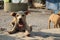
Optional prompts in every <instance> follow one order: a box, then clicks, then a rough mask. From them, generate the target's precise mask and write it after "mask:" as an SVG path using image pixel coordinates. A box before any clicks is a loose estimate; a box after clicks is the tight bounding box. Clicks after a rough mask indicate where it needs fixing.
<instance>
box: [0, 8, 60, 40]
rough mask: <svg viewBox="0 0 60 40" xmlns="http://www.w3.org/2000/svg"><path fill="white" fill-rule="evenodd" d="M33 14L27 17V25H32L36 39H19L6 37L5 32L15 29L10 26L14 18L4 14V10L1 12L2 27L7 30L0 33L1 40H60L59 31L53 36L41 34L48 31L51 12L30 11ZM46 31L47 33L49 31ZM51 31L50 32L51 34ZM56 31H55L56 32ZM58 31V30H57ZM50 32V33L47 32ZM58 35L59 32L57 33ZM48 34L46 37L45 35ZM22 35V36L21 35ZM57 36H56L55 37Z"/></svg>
mask: <svg viewBox="0 0 60 40" xmlns="http://www.w3.org/2000/svg"><path fill="white" fill-rule="evenodd" d="M30 11H31V14H29V15H27V19H26V20H27V23H28V24H30V25H32V28H33V30H32V33H31V35H33V36H34V37H18V36H19V35H18V36H17V35H16V36H14V35H15V34H14V35H13V36H14V37H13V36H8V35H4V32H5V31H7V30H11V29H12V28H13V27H11V26H10V22H11V20H12V16H10V12H4V11H3V10H0V27H2V28H5V29H6V30H5V31H4V32H0V39H1V40H60V35H59V33H60V32H59V31H58V34H53V36H51V35H52V34H50V36H49V35H47V34H49V33H44V32H41V30H46V29H47V30H48V18H49V16H50V13H51V12H50V11H46V10H42V9H40V10H38V9H36V10H33V9H32V10H30ZM51 28H53V25H51ZM47 30H46V31H47ZM51 31H52V30H50V31H49V32H51ZM54 31H55V30H54ZM56 31H57V29H56ZM47 32H48V31H47ZM53 33H54V32H53ZM56 33H57V32H56ZM44 34H46V35H44ZM20 35H21V34H20ZM55 35H56V36H55Z"/></svg>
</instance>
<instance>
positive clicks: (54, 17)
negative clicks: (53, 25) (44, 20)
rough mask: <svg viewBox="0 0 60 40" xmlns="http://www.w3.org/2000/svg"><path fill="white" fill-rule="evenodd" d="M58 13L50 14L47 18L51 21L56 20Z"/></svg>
mask: <svg viewBox="0 0 60 40" xmlns="http://www.w3.org/2000/svg"><path fill="white" fill-rule="evenodd" d="M59 17H60V16H59V15H57V14H52V15H51V16H50V17H49V20H50V21H52V22H57V20H58V19H59Z"/></svg>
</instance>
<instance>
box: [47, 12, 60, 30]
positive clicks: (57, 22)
mask: <svg viewBox="0 0 60 40" xmlns="http://www.w3.org/2000/svg"><path fill="white" fill-rule="evenodd" d="M50 22H53V23H54V28H58V26H59V28H60V12H58V14H51V16H50V17H49V19H48V28H49V29H50Z"/></svg>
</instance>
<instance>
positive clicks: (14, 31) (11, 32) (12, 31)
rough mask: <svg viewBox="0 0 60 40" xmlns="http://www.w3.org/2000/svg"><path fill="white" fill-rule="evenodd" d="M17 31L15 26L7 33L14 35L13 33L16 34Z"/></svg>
mask: <svg viewBox="0 0 60 40" xmlns="http://www.w3.org/2000/svg"><path fill="white" fill-rule="evenodd" d="M18 31H19V30H18V27H17V26H15V27H14V28H13V29H12V30H11V31H9V32H8V33H9V34H14V33H16V32H18Z"/></svg>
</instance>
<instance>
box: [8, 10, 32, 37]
mask: <svg viewBox="0 0 60 40" xmlns="http://www.w3.org/2000/svg"><path fill="white" fill-rule="evenodd" d="M28 13H29V11H26V12H22V13H15V12H12V13H11V16H13V17H14V19H13V21H12V26H13V27H14V28H13V29H12V30H11V31H9V32H8V33H9V34H13V33H16V32H19V31H20V32H25V33H26V34H27V36H29V35H30V32H31V31H32V27H31V26H28V25H27V23H26V15H27V14H28Z"/></svg>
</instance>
